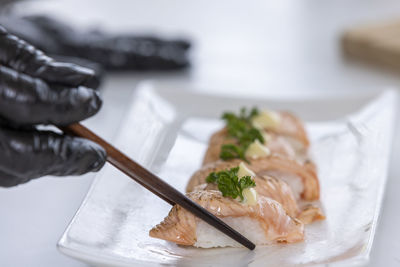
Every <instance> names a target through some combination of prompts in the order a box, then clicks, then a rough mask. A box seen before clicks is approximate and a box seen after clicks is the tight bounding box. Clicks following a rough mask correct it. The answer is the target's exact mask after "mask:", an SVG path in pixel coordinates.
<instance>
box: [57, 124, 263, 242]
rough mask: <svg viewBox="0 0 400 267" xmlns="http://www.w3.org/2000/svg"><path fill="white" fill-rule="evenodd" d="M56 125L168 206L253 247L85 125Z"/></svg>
mask: <svg viewBox="0 0 400 267" xmlns="http://www.w3.org/2000/svg"><path fill="white" fill-rule="evenodd" d="M59 128H60V129H61V130H62V131H63V132H64V133H67V134H71V135H74V136H79V137H83V138H86V139H89V140H91V141H93V142H95V143H97V144H99V145H101V146H102V147H103V148H104V149H105V150H106V152H107V161H108V162H109V163H111V164H112V165H114V166H115V167H116V168H117V169H119V170H120V171H122V172H123V173H125V174H126V175H127V176H129V177H130V178H132V179H133V180H134V181H136V182H137V183H139V184H140V185H142V186H143V187H145V188H146V189H148V190H149V191H151V192H152V193H153V194H155V195H157V196H158V197H160V198H161V199H163V200H164V201H166V202H168V203H169V204H171V205H175V204H178V205H180V206H181V207H182V208H184V209H186V210H187V211H189V212H191V213H193V214H194V215H195V216H197V217H198V218H200V219H202V220H203V221H205V222H207V223H208V224H210V225H211V226H213V227H215V228H216V229H218V230H219V231H221V232H223V233H224V234H226V235H227V236H229V237H231V238H232V239H234V240H236V241H237V242H239V243H240V244H242V245H243V246H245V247H246V248H248V249H250V250H253V249H254V248H255V247H256V246H255V245H254V244H253V243H252V242H251V241H250V240H248V239H247V238H246V237H244V236H242V235H241V234H240V233H238V232H237V231H235V230H234V229H233V228H232V227H230V226H229V225H227V224H226V223H224V222H223V221H222V220H220V219H219V218H217V217H216V216H214V215H213V214H212V213H210V212H208V211H207V210H206V209H204V208H203V207H201V206H200V205H199V204H197V203H196V202H194V201H192V200H191V199H189V198H188V197H186V196H185V195H184V194H182V193H181V192H179V191H178V190H176V189H175V188H174V187H172V186H171V185H169V184H168V183H166V182H164V181H163V180H162V179H161V178H159V177H158V176H156V175H154V174H153V173H151V172H150V171H148V170H147V169H145V168H144V167H142V166H141V165H139V164H138V163H136V162H135V161H134V160H132V159H130V158H129V157H128V156H126V155H125V154H124V153H122V152H121V151H119V150H118V149H117V148H115V147H114V146H112V145H111V144H109V143H107V142H106V141H105V140H103V139H102V138H100V137H99V136H97V135H96V134H95V133H93V132H92V131H90V130H89V129H88V128H86V127H85V126H83V125H81V124H79V123H74V124H71V125H69V126H65V127H59Z"/></svg>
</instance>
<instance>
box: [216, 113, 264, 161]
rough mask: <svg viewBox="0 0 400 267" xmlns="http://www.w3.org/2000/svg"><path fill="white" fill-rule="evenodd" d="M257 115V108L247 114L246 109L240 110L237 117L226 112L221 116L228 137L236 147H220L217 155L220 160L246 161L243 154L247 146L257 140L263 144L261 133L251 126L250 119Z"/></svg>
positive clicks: (232, 145) (230, 145)
mask: <svg viewBox="0 0 400 267" xmlns="http://www.w3.org/2000/svg"><path fill="white" fill-rule="evenodd" d="M258 114H259V111H258V109H257V108H253V109H251V110H250V112H249V113H248V112H247V111H246V108H242V109H241V110H240V113H239V115H236V114H234V113H232V112H226V113H224V114H223V115H222V119H224V120H225V121H226V128H227V129H228V136H229V137H233V138H235V139H236V140H237V141H238V145H234V144H225V145H222V147H221V153H220V155H219V157H220V158H221V159H223V160H229V159H235V158H239V159H243V160H245V161H247V160H246V157H245V155H244V154H245V151H246V149H247V148H248V146H249V145H250V144H251V143H253V142H254V141H255V140H257V139H258V140H259V141H260V142H261V143H264V138H263V136H262V134H261V132H260V131H259V130H258V129H257V128H254V127H253V126H252V124H251V119H252V118H253V117H254V116H256V115H258Z"/></svg>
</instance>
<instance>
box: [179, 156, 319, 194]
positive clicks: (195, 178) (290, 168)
mask: <svg viewBox="0 0 400 267" xmlns="http://www.w3.org/2000/svg"><path fill="white" fill-rule="evenodd" d="M241 162H242V160H240V159H233V160H229V161H216V162H213V163H209V164H207V165H205V166H203V167H202V168H201V169H199V170H198V171H196V172H195V173H194V174H193V175H192V177H191V178H190V180H189V183H188V185H187V187H186V190H187V191H191V190H193V188H194V187H195V186H197V185H200V184H203V183H205V180H206V178H207V176H208V175H209V174H210V173H211V172H216V171H221V170H226V169H230V168H234V167H237V166H239V164H240V163H241ZM249 162H250V164H249V165H248V166H249V168H250V169H251V170H252V171H253V172H255V173H256V174H257V175H261V176H263V175H268V176H273V177H276V178H279V179H281V180H283V181H285V182H286V183H287V184H288V185H289V186H290V187H291V189H292V191H293V193H294V194H295V196H296V198H299V197H301V198H302V199H304V200H307V201H313V200H318V199H319V182H318V177H317V174H316V170H315V166H314V164H313V163H311V162H305V163H304V164H300V163H298V162H297V161H295V160H290V159H287V158H283V157H279V156H267V157H260V158H256V159H250V160H249Z"/></svg>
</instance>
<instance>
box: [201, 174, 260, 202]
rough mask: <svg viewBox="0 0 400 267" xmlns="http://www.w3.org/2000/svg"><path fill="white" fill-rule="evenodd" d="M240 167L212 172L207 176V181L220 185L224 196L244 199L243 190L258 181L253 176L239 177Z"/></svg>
mask: <svg viewBox="0 0 400 267" xmlns="http://www.w3.org/2000/svg"><path fill="white" fill-rule="evenodd" d="M238 172H239V167H236V168H232V169H230V170H225V171H220V172H212V173H210V174H209V175H208V176H207V179H206V182H207V183H215V184H217V185H218V189H219V191H221V193H222V195H223V196H224V197H231V198H233V199H235V198H237V197H240V200H241V201H243V199H244V198H243V190H244V189H245V188H250V187H254V186H256V183H255V182H254V180H253V179H251V176H243V177H241V178H240V179H239V177H238Z"/></svg>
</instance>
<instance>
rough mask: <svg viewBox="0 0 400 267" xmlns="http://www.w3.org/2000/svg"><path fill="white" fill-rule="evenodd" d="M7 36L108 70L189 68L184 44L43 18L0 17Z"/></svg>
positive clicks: (186, 49)
mask: <svg viewBox="0 0 400 267" xmlns="http://www.w3.org/2000/svg"><path fill="white" fill-rule="evenodd" d="M0 24H3V26H5V27H6V28H7V29H8V30H9V31H10V32H12V33H13V34H16V35H17V36H19V37H21V38H23V39H25V40H27V41H28V42H30V43H31V44H33V45H35V46H36V47H38V48H40V49H41V50H43V51H45V52H46V53H48V54H54V55H61V56H69V57H75V58H83V59H86V60H90V61H93V62H96V63H98V64H100V65H102V66H103V67H104V68H105V69H107V70H175V69H182V68H185V67H187V66H188V65H189V61H188V56H187V51H188V49H189V48H190V43H189V42H187V41H185V40H171V41H167V40H162V39H160V38H156V37H146V36H134V35H116V36H111V35H106V34H104V33H101V32H99V31H91V32H86V31H78V30H75V29H73V28H71V27H69V26H67V25H65V24H63V23H61V22H60V21H57V20H54V19H51V18H48V17H44V16H30V17H24V18H20V17H15V16H12V15H8V16H2V17H0Z"/></svg>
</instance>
